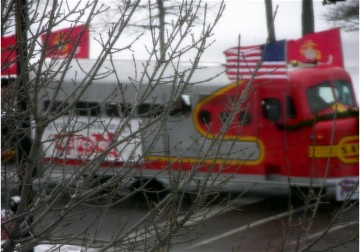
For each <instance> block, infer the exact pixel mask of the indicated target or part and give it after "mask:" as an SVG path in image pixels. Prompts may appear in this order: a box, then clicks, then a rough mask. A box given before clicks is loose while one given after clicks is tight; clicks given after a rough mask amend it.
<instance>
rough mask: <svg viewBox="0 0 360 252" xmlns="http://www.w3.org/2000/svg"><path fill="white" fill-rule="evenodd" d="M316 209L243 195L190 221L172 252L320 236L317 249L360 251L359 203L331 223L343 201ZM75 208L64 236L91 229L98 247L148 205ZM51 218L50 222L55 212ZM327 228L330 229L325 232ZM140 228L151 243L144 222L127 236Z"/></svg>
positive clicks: (281, 246) (292, 246)
mask: <svg viewBox="0 0 360 252" xmlns="http://www.w3.org/2000/svg"><path fill="white" fill-rule="evenodd" d="M314 207H315V206H314V205H311V206H310V207H309V208H308V209H307V211H306V210H305V208H304V206H303V204H302V203H301V202H295V203H294V204H293V205H292V209H291V211H289V210H288V208H289V205H288V200H287V197H285V196H278V197H277V196H271V197H266V196H264V195H262V196H259V197H258V196H254V195H250V196H248V197H244V198H240V199H238V200H237V201H236V202H235V203H234V205H233V206H231V207H229V206H225V205H221V204H220V205H215V206H214V207H213V208H212V209H211V210H209V212H208V213H207V214H206V218H205V219H195V220H193V221H192V222H189V223H187V225H186V228H185V229H181V230H180V231H179V233H178V236H176V237H175V238H174V239H173V241H172V243H173V244H174V245H172V246H171V247H170V248H169V251H173V252H180V251H189V252H195V251H199V252H200V251H207V252H211V251H214V252H215V251H296V248H298V249H304V248H306V246H307V245H309V244H311V243H312V242H314V241H316V240H317V239H318V238H320V237H321V239H320V240H319V241H318V242H315V245H314V246H312V249H314V250H315V251H316V250H317V249H324V248H330V247H332V246H335V245H338V244H341V243H343V242H345V244H342V245H341V246H339V247H335V248H334V249H332V250H331V251H335V252H340V251H359V243H358V242H359V240H358V234H359V228H358V220H359V214H358V213H359V210H358V204H356V205H354V206H353V207H351V208H349V209H348V210H346V211H344V212H342V213H341V214H340V215H339V216H337V217H336V218H335V220H334V224H333V225H332V226H330V227H328V224H329V223H330V221H331V220H332V219H333V218H334V213H335V212H336V209H337V208H339V207H340V205H339V204H334V203H329V204H324V205H322V206H320V207H319V209H318V211H317V213H316V214H315V218H311V217H312V215H313V214H314V213H313V211H312V210H313V209H314ZM75 212H76V213H83V215H82V216H81V219H79V218H78V216H77V215H74V219H76V220H77V221H76V222H74V223H73V224H71V223H64V224H66V225H65V227H64V228H62V230H61V232H62V235H64V234H69V235H70V234H72V235H77V234H82V233H83V231H84V230H87V232H86V236H87V237H88V238H89V239H93V240H94V241H95V242H94V243H92V246H93V248H95V247H96V246H97V245H100V244H102V243H103V242H104V241H109V240H111V239H112V238H113V237H114V236H116V235H120V234H121V233H124V231H125V230H127V229H128V230H129V229H130V228H131V227H132V226H133V225H134V224H135V223H136V222H137V221H139V220H140V219H141V218H142V217H143V216H144V215H145V214H146V213H147V212H148V208H147V206H146V204H144V202H143V201H142V199H141V198H132V199H129V200H128V201H126V202H124V203H123V204H121V205H117V206H114V207H111V208H110V209H107V211H104V209H103V208H101V207H100V208H92V209H89V206H79V207H77V208H76V209H75V210H74V213H75ZM305 212H306V213H305ZM84 213H85V214H84ZM54 214H57V213H54ZM311 220H314V221H313V222H312V221H311ZM45 221H46V220H45ZM47 221H51V216H48V220H47ZM159 225H161V224H159ZM145 228H146V231H144V230H145ZM324 230H327V233H326V234H324ZM142 232H147V236H146V240H147V241H149V240H151V239H153V238H154V237H155V235H156V233H155V232H153V233H151V231H149V227H145V226H143V227H140V228H139V229H137V230H136V231H133V232H129V233H128V235H127V237H128V239H129V240H131V238H132V237H135V236H136V235H138V234H141V233H142ZM142 239H145V238H141V237H140V238H137V244H141V243H142V242H143V240H142ZM80 242H82V240H81V239H75V240H72V241H71V243H72V244H79V243H80ZM135 244H136V243H135V242H134V245H135ZM140 247H141V246H140ZM94 251H97V250H96V249H95V250H94ZM108 251H114V250H111V249H110V250H108ZM299 251H301V250H299Z"/></svg>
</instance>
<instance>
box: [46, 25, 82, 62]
mask: <svg viewBox="0 0 360 252" xmlns="http://www.w3.org/2000/svg"><path fill="white" fill-rule="evenodd" d="M41 39H42V41H43V44H44V50H46V57H53V58H65V57H67V56H68V55H69V53H70V52H71V51H72V50H73V48H74V46H76V49H75V53H74V56H73V57H74V58H83V59H84V58H89V29H88V27H86V26H84V25H80V26H75V27H71V28H66V29H62V30H58V31H55V32H51V33H50V34H42V35H41Z"/></svg>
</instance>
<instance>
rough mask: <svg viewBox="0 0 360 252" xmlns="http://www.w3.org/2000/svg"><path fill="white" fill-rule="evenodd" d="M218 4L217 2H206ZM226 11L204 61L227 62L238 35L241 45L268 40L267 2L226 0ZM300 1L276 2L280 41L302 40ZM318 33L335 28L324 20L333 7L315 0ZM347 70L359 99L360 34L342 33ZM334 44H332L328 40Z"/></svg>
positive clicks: (277, 27) (277, 32) (277, 28)
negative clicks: (226, 59)
mask: <svg viewBox="0 0 360 252" xmlns="http://www.w3.org/2000/svg"><path fill="white" fill-rule="evenodd" d="M207 1H208V2H216V1H217V0H207ZM225 2H226V9H225V12H224V14H223V17H222V18H221V20H220V22H219V24H218V26H217V27H216V28H215V39H216V43H215V44H214V45H213V46H212V47H211V48H209V50H208V51H206V52H205V55H204V57H203V59H202V60H203V61H212V62H225V57H224V56H223V54H222V53H223V51H224V50H226V49H227V48H230V47H233V46H236V45H237V40H238V36H239V34H240V35H241V44H242V45H244V46H245V45H255V44H263V43H265V42H266V38H267V28H266V20H265V18H266V15H265V4H264V2H265V1H264V0H238V1H236V0H226V1H225ZM301 2H302V1H301V0H273V11H275V9H276V7H278V10H277V14H276V18H275V35H276V39H277V40H281V39H297V38H300V37H301ZM313 4H314V17H315V31H323V30H327V29H330V28H334V27H336V26H335V25H334V24H333V23H329V22H327V21H326V20H325V17H324V14H325V13H326V12H327V11H328V10H329V8H330V6H329V5H326V6H323V5H322V0H313ZM332 6H333V5H332ZM341 39H342V47H343V55H344V62H345V68H346V69H347V70H348V71H349V72H350V74H351V76H352V79H353V83H354V87H355V90H356V93H357V97H358V100H359V32H358V31H356V32H346V31H344V30H342V31H341ZM329 42H331V41H329Z"/></svg>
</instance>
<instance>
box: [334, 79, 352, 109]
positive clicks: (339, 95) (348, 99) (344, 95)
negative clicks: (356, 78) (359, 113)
mask: <svg viewBox="0 0 360 252" xmlns="http://www.w3.org/2000/svg"><path fill="white" fill-rule="evenodd" d="M334 87H335V95H336V99H337V100H338V101H339V102H341V103H343V104H346V105H354V100H353V96H352V93H351V89H350V87H349V83H347V82H345V81H334Z"/></svg>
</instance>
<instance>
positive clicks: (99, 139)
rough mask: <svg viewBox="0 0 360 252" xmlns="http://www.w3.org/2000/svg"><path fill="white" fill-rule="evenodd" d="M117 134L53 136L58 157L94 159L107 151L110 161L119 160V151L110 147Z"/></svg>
mask: <svg viewBox="0 0 360 252" xmlns="http://www.w3.org/2000/svg"><path fill="white" fill-rule="evenodd" d="M114 136H115V133H111V132H106V133H103V134H100V133H92V134H91V135H89V136H84V135H77V134H52V137H53V138H54V139H55V141H54V149H55V155H56V156H57V157H64V156H65V157H82V158H90V157H92V158H93V155H96V154H99V153H104V152H105V151H107V158H108V159H117V158H118V157H119V155H120V153H119V151H118V150H117V149H116V148H115V147H114V148H111V149H109V145H110V144H111V143H113V142H114Z"/></svg>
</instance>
